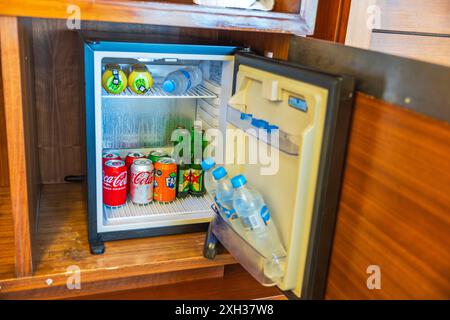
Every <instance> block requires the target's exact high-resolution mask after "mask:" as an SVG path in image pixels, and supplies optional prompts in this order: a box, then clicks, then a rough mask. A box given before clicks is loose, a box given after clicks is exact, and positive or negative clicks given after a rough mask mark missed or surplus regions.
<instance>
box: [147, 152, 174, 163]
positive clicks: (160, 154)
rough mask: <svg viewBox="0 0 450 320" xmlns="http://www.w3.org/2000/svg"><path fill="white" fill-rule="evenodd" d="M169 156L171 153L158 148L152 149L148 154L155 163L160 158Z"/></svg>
mask: <svg viewBox="0 0 450 320" xmlns="http://www.w3.org/2000/svg"><path fill="white" fill-rule="evenodd" d="M168 156H169V155H168V154H167V153H164V152H161V151H158V150H153V151H150V153H149V154H148V158H149V159H150V160H152V162H153V164H155V163H157V162H158V161H159V159H162V158H167V157H168Z"/></svg>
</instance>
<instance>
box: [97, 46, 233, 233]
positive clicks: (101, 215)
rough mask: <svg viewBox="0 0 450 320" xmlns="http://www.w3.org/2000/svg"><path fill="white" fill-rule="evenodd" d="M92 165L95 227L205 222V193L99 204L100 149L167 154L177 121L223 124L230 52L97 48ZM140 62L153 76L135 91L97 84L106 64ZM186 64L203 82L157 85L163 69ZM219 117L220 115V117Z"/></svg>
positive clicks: (207, 199) (207, 207)
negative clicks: (169, 89)
mask: <svg viewBox="0 0 450 320" xmlns="http://www.w3.org/2000/svg"><path fill="white" fill-rule="evenodd" d="M94 60H95V62H94V67H95V75H94V78H95V80H94V81H95V88H96V89H95V90H96V91H95V101H96V141H97V144H96V165H97V194H98V195H99V196H98V197H97V228H98V231H99V232H110V231H125V230H138V229H145V228H156V227H168V226H177V225H186V224H194V223H203V222H209V221H210V220H211V217H212V214H213V211H212V210H211V203H212V200H211V198H210V197H209V195H208V194H206V195H205V196H203V197H193V196H188V197H187V198H184V199H178V198H177V199H176V200H175V201H174V202H172V203H167V204H163V203H156V202H152V203H150V204H148V205H136V204H133V203H132V202H131V201H130V200H129V199H128V200H127V203H126V205H124V206H121V207H118V208H110V207H107V206H104V205H103V199H102V170H101V155H102V153H103V152H109V151H113V152H118V153H119V154H120V156H121V157H122V158H125V157H126V155H127V153H129V152H132V151H140V152H142V153H144V154H148V152H149V151H151V150H159V151H164V152H166V153H168V154H169V155H170V153H171V151H172V142H171V140H170V137H171V133H172V131H173V130H174V129H175V128H176V126H177V125H182V126H184V127H186V128H187V129H190V128H191V127H192V126H193V124H194V122H195V121H197V123H198V122H200V123H201V125H202V127H203V129H204V130H206V129H209V128H218V129H220V128H224V127H225V121H224V120H225V116H224V114H225V112H226V103H227V100H228V99H229V97H230V96H231V84H232V74H233V68H234V60H233V57H231V56H220V55H214V56H212V55H204V56H203V55H186V54H183V55H180V54H152V53H138V54H133V53H129V52H107V53H106V52H96V56H95V58H94ZM136 63H140V64H145V65H146V67H147V69H148V70H149V71H150V73H151V74H152V77H153V86H152V88H151V89H150V90H149V91H148V92H147V93H145V94H141V95H137V94H135V93H133V92H132V91H131V90H130V89H129V88H128V87H127V88H126V89H125V91H124V92H122V93H121V94H116V95H114V94H109V93H107V92H106V91H105V90H104V89H103V88H102V85H101V75H102V73H103V71H104V69H105V66H106V65H107V64H118V65H120V66H121V67H122V69H124V70H127V69H128V68H129V66H131V65H133V64H136ZM185 66H198V67H199V68H200V69H201V70H202V74H203V83H202V84H201V85H199V86H197V87H195V88H192V89H191V90H189V91H188V92H186V93H184V94H179V95H171V94H167V93H166V92H165V91H164V90H163V89H162V82H163V79H164V78H165V77H166V75H167V74H168V73H170V72H172V71H175V70H178V69H180V68H182V67H185ZM221 119H223V120H222V121H221ZM98 142H101V143H98Z"/></svg>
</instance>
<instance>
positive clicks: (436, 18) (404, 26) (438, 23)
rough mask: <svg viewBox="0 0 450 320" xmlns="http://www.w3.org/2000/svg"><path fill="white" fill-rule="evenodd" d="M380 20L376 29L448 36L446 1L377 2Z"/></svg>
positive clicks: (449, 10)
mask: <svg viewBox="0 0 450 320" xmlns="http://www.w3.org/2000/svg"><path fill="white" fill-rule="evenodd" d="M377 5H378V6H379V8H380V11H381V16H382V19H381V20H380V23H381V26H380V27H379V28H378V29H383V30H394V31H407V32H426V33H439V34H446V35H450V1H448V0H432V1H423V0H395V1H392V0H377Z"/></svg>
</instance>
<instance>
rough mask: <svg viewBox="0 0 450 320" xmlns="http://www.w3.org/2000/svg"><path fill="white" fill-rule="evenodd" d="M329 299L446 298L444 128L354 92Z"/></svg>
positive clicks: (448, 227) (449, 286) (448, 191)
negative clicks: (375, 272)
mask: <svg viewBox="0 0 450 320" xmlns="http://www.w3.org/2000/svg"><path fill="white" fill-rule="evenodd" d="M370 265H378V266H379V267H380V268H381V290H369V289H368V288H367V285H366V281H367V278H368V277H369V274H367V273H366V269H367V267H368V266H370ZM326 297H327V298H328V299H450V125H449V124H448V123H443V122H439V121H436V120H432V119H430V118H426V117H424V116H422V115H419V114H415V113H413V112H410V111H408V110H405V109H402V108H399V107H396V106H393V105H389V104H386V103H383V102H381V101H379V100H375V99H372V98H370V97H367V96H364V95H362V94H358V96H357V99H356V106H355V113H354V119H353V127H352V130H351V138H350V144H349V152H348V157H347V165H346V170H345V176H344V183H343V190H342V196H341V202H340V209H339V214H338V220H337V228H336V233H335V239H334V244H333V254H332V257H331V264H330V272H329V279H328V288H327V294H326Z"/></svg>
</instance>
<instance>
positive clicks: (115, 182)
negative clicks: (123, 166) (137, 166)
mask: <svg viewBox="0 0 450 320" xmlns="http://www.w3.org/2000/svg"><path fill="white" fill-rule="evenodd" d="M103 184H104V185H105V186H108V187H113V188H118V187H126V185H127V172H126V171H124V172H122V173H121V174H119V175H118V176H106V175H105V174H103Z"/></svg>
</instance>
